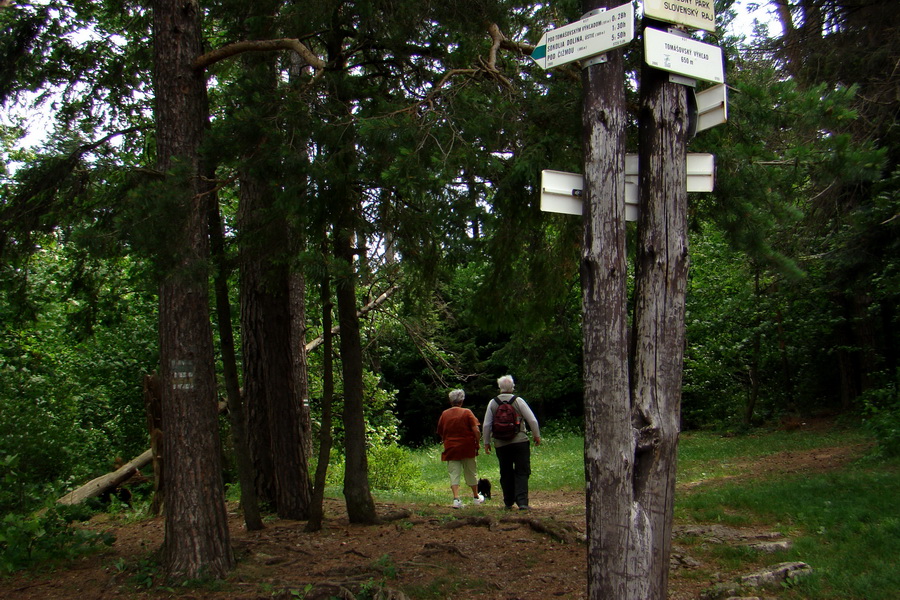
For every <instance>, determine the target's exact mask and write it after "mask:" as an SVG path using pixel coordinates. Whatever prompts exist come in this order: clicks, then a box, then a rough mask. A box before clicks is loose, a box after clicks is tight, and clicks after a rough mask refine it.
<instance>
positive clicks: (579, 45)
mask: <svg viewBox="0 0 900 600" xmlns="http://www.w3.org/2000/svg"><path fill="white" fill-rule="evenodd" d="M633 39H634V5H633V4H631V3H630V2H629V3H628V4H623V5H622V6H618V7H616V8H613V9H611V10H607V11H603V12H599V13H596V14H591V15H589V16H587V17H585V18H583V19H581V20H579V21H575V22H574V23H569V24H568V25H563V26H562V27H558V28H556V29H551V30H550V31H548V32H546V33H545V34H544V35H542V36H541V41H539V42H538V43H537V46H536V47H535V49H534V52H533V53H532V54H531V58H532V59H533V60H534V62H536V63H537V64H538V65H540V66H541V67H543V68H545V69H552V68H553V67H558V66H559V65H564V64H566V63H570V62H574V61H576V60H581V59H582V58H588V57H591V56H596V55H597V54H602V53H604V52H606V51H607V50H612V49H613V48H618V47H619V46H624V45H625V44H627V43H628V42H630V41H631V40H633Z"/></svg>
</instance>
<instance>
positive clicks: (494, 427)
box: [483, 375, 541, 510]
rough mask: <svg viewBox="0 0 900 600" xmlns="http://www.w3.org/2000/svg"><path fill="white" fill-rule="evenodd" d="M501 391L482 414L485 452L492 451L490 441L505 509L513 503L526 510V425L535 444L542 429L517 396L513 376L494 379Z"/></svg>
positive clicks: (528, 463)
mask: <svg viewBox="0 0 900 600" xmlns="http://www.w3.org/2000/svg"><path fill="white" fill-rule="evenodd" d="M497 386H498V387H499V388H500V394H498V395H497V397H496V398H493V399H492V400H491V401H490V402H489V403H488V407H487V411H486V412H485V413H484V434H483V439H484V451H485V453H487V454H490V453H491V443H492V442H493V446H494V448H495V449H496V451H497V462H498V463H500V488H501V489H502V490H503V503H504V504H505V505H506V508H508V509H509V508H512V506H513V504H515V505H517V506H518V507H519V510H529V506H528V477H529V476H530V475H531V445H530V443H529V441H528V436H527V435H526V434H525V427H524V426H523V425H524V424H527V425H528V429H530V430H531V435H532V437H533V438H534V444H535V446H540V445H541V430H540V428H539V427H538V422H537V419H536V418H535V416H534V413H533V412H531V408H530V407H529V406H528V403H527V402H525V399H524V398H520V397H518V396H516V395H515V394H514V393H513V391H514V390H515V388H516V384H515V381H513V378H512V375H504V376H503V377H501V378H500V379H498V380H497Z"/></svg>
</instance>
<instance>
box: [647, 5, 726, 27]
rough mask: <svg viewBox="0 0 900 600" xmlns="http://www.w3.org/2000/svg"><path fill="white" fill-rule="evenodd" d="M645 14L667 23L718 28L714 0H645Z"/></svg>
mask: <svg viewBox="0 0 900 600" xmlns="http://www.w3.org/2000/svg"><path fill="white" fill-rule="evenodd" d="M644 15H645V16H648V17H651V18H653V19H659V20H660V21H665V22H666V23H677V24H679V25H687V26H688V27H694V28H696V29H705V30H706V31H715V30H716V12H715V10H714V8H713V0H644Z"/></svg>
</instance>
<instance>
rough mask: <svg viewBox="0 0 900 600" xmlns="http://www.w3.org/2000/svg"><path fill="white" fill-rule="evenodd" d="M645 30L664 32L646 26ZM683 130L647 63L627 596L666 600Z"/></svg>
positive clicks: (680, 318)
mask: <svg viewBox="0 0 900 600" xmlns="http://www.w3.org/2000/svg"><path fill="white" fill-rule="evenodd" d="M648 25H654V26H656V27H657V28H664V27H665V26H664V25H663V24H661V23H654V22H653V21H650V20H649V19H645V26H648ZM687 130H688V106H687V93H686V89H685V87H684V86H682V85H680V84H676V83H670V82H669V75H668V73H665V72H663V71H658V70H656V69H652V68H650V67H648V66H646V65H645V66H644V68H643V70H642V73H641V104H640V134H639V137H640V154H639V156H640V158H639V161H640V166H639V169H638V170H639V172H640V216H639V220H638V228H637V229H638V234H637V235H638V243H637V257H636V271H635V308H634V315H635V318H634V323H635V325H634V340H633V352H634V357H633V373H632V402H633V413H632V427H633V428H634V432H635V439H636V445H635V452H634V457H633V462H634V475H633V477H634V480H633V489H634V496H635V498H634V499H635V508H634V510H635V515H636V519H637V521H638V522H639V526H638V527H637V531H635V532H634V533H633V535H632V539H631V543H630V544H629V546H628V547H627V548H626V552H628V553H630V554H632V556H633V558H632V561H631V562H632V565H633V566H634V567H635V569H636V571H635V572H634V573H633V575H634V578H635V582H636V583H637V582H646V583H641V584H640V585H639V586H638V587H640V588H641V589H640V592H639V595H634V596H629V597H633V598H651V599H657V600H664V599H665V598H666V591H667V587H668V573H669V554H670V551H671V539H672V520H673V518H674V510H673V507H674V499H675V466H676V451H677V447H678V434H679V430H680V422H681V381H682V369H683V362H684V361H683V357H684V307H685V293H686V289H687V273H688V239H687V170H686V144H687ZM644 585H646V587H647V589H646V590H644V589H643V586H644Z"/></svg>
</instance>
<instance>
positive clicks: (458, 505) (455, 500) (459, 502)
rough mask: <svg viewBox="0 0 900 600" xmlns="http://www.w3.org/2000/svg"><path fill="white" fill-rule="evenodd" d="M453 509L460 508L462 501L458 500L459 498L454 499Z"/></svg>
mask: <svg viewBox="0 0 900 600" xmlns="http://www.w3.org/2000/svg"><path fill="white" fill-rule="evenodd" d="M453 508H462V500H460V499H459V498H454V499H453Z"/></svg>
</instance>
